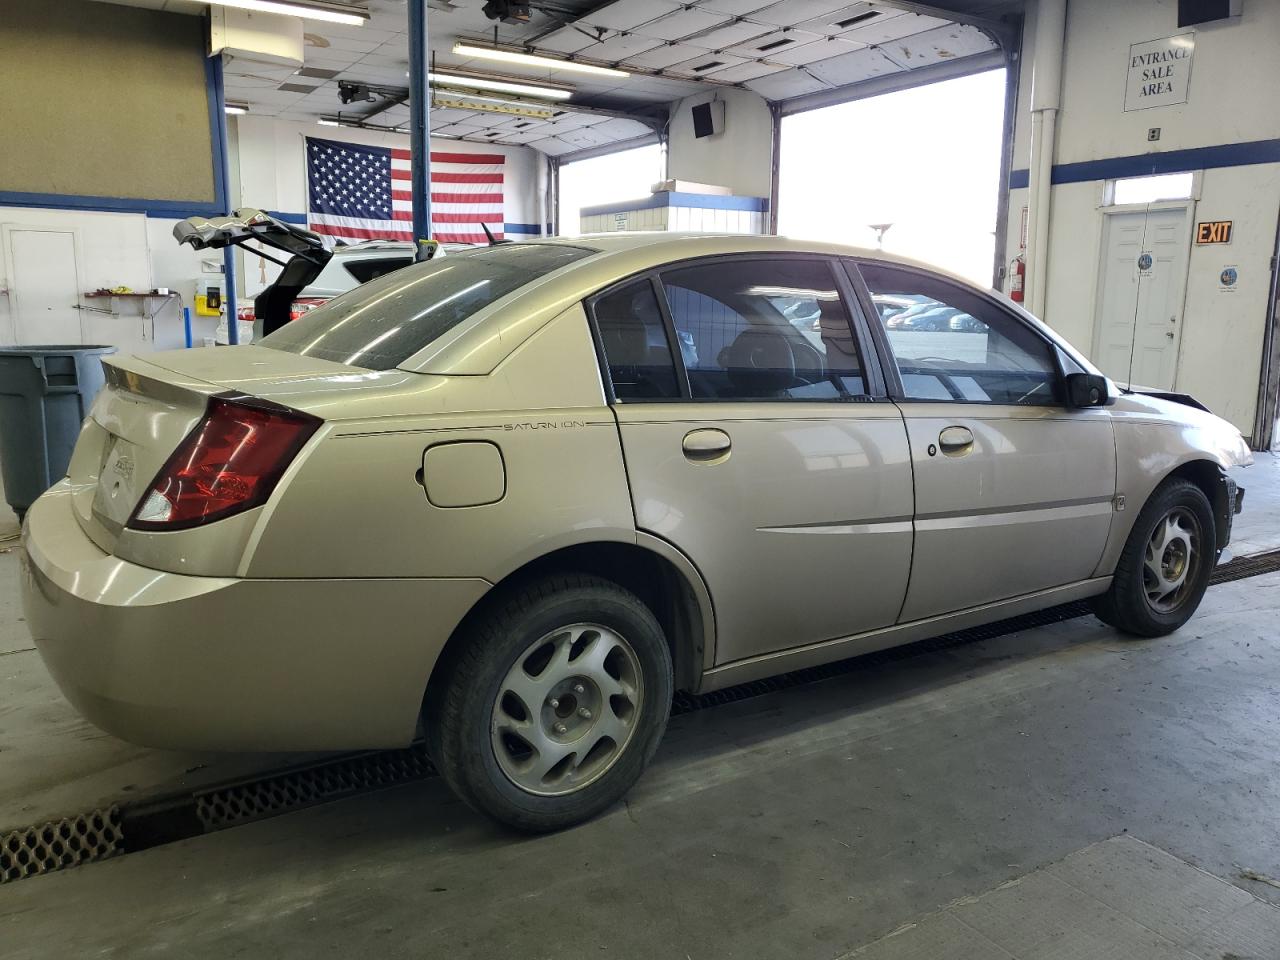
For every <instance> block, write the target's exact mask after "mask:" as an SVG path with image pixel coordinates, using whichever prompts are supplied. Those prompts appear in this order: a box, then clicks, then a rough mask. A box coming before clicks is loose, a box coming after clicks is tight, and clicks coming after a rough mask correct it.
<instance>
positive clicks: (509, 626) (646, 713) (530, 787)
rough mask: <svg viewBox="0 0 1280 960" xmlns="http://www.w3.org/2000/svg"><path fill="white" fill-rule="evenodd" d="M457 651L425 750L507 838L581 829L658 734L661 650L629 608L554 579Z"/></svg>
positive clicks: (662, 708)
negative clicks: (511, 832)
mask: <svg viewBox="0 0 1280 960" xmlns="http://www.w3.org/2000/svg"><path fill="white" fill-rule="evenodd" d="M458 639H459V640H460V641H461V642H462V643H463V644H464V645H465V646H464V647H463V648H462V653H461V654H460V655H459V656H458V658H457V659H456V661H455V662H454V663H453V664H452V667H451V669H450V670H449V674H448V676H447V678H446V680H445V683H444V686H443V690H442V692H441V694H440V696H438V697H437V698H435V699H436V702H435V703H433V704H429V705H428V712H427V717H426V723H427V736H428V743H429V744H430V747H431V752H432V757H433V759H434V760H435V763H436V766H437V767H438V768H439V770H440V773H441V775H442V776H443V777H444V778H445V780H446V781H447V782H448V784H449V786H450V787H452V788H453V790H454V791H455V792H456V793H457V794H458V795H459V796H460V797H461V798H462V799H463V800H464V801H466V802H467V803H468V804H469V805H470V806H471V807H473V808H474V809H476V810H478V811H480V812H481V813H484V814H486V815H487V816H489V817H491V818H493V819H494V820H497V821H498V822H500V823H503V824H505V825H507V826H509V827H513V828H515V829H517V830H522V831H527V832H545V831H550V830H559V829H562V828H564V827H568V826H571V825H573V824H576V823H580V822H582V821H584V820H587V819H590V818H591V817H593V816H595V815H596V814H598V813H600V812H602V811H603V810H605V809H607V808H608V807H610V806H612V805H613V804H614V803H616V802H617V801H618V800H620V799H621V798H622V796H623V795H624V794H625V793H626V792H627V791H628V790H629V789H630V788H631V786H632V785H633V784H634V783H635V782H636V780H638V779H639V777H640V775H641V773H642V772H643V771H644V768H645V766H646V765H647V764H648V762H649V760H650V758H651V757H652V756H653V754H654V751H655V750H656V749H657V746H658V742H659V740H660V739H661V738H662V734H663V731H664V730H665V729H666V724H667V717H668V714H669V713H670V708H671V695H672V686H673V682H672V668H671V655H670V653H669V651H668V649H667V642H666V638H665V637H664V636H663V632H662V628H661V627H660V626H659V625H658V622H657V620H656V619H655V618H654V616H653V613H652V612H651V611H650V610H649V608H648V607H646V606H645V605H644V604H643V603H642V602H641V601H640V599H639V598H638V597H636V596H635V595H634V594H632V593H631V592H629V591H627V590H624V589H623V588H621V587H619V586H618V585H616V584H614V583H612V582H610V581H607V580H603V579H600V578H597V577H591V576H586V575H578V574H561V575H556V576H551V577H546V578H543V579H540V580H537V581H534V582H532V583H530V584H527V585H526V586H524V587H522V588H519V589H518V590H517V591H516V592H514V593H512V594H510V595H509V596H507V597H505V598H504V599H502V600H500V601H499V602H498V603H497V604H495V605H494V606H493V607H492V608H491V609H489V610H488V611H487V612H486V613H485V614H483V615H482V616H481V617H480V619H479V620H478V621H477V622H476V623H475V624H473V625H472V626H471V627H470V628H469V629H468V630H467V634H466V635H465V636H461V637H459V638H458Z"/></svg>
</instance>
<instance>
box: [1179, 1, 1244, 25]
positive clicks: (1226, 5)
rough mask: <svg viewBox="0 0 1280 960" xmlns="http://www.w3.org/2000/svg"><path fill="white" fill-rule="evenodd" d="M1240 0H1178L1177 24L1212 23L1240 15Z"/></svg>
mask: <svg viewBox="0 0 1280 960" xmlns="http://www.w3.org/2000/svg"><path fill="white" fill-rule="evenodd" d="M1241 5H1242V2H1241V0H1178V26H1180V27H1190V26H1194V25H1195V24H1197V23H1212V22H1213V21H1214V20H1226V19H1227V18H1228V17H1238V16H1240V7H1241Z"/></svg>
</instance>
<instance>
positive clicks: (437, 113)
mask: <svg viewBox="0 0 1280 960" xmlns="http://www.w3.org/2000/svg"><path fill="white" fill-rule="evenodd" d="M475 115H476V114H475V112H474V111H472V110H458V109H457V108H455V107H432V108H431V123H432V124H433V125H434V124H437V123H463V122H464V121H466V120H467V119H468V118H469V117H474V116H475Z"/></svg>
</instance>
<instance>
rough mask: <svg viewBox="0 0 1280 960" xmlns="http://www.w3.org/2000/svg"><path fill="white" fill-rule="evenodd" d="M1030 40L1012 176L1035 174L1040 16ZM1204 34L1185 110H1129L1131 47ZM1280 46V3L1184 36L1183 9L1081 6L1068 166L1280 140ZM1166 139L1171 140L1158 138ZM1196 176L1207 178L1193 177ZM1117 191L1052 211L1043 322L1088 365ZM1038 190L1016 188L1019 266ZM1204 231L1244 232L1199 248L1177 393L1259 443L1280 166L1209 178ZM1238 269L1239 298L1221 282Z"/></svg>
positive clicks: (1012, 209) (1066, 114)
mask: <svg viewBox="0 0 1280 960" xmlns="http://www.w3.org/2000/svg"><path fill="white" fill-rule="evenodd" d="M1029 6H1031V8H1032V9H1031V10H1029V16H1028V19H1027V24H1026V32H1025V34H1024V38H1023V50H1024V51H1026V52H1027V53H1028V57H1027V58H1024V62H1023V64H1022V70H1021V77H1020V85H1019V104H1018V113H1017V118H1016V129H1015V137H1014V155H1013V167H1014V168H1015V169H1016V170H1017V169H1020V170H1026V169H1027V167H1028V164H1029V163H1030V159H1031V158H1030V136H1029V131H1030V112H1029V111H1030V96H1031V86H1032V77H1031V72H1032V64H1031V63H1030V62H1029V61H1030V58H1029V54H1030V51H1031V50H1032V49H1034V36H1035V33H1034V31H1035V10H1034V3H1030V4H1029ZM1185 32H1194V33H1195V38H1196V47H1195V59H1194V63H1193V66H1192V73H1191V81H1190V87H1189V94H1188V100H1187V103H1185V104H1176V105H1170V106H1165V107H1155V108H1151V109H1147V110H1137V111H1132V112H1129V113H1126V112H1125V111H1124V93H1125V81H1126V73H1127V65H1128V56H1129V45H1130V44H1134V43H1140V42H1143V41H1146V40H1154V39H1157V38H1160V37H1165V36H1171V35H1173V34H1178V33H1185ZM1278 40H1280V3H1276V2H1270V3H1268V2H1257V0H1254V2H1246V3H1245V4H1244V16H1243V17H1242V18H1240V19H1237V20H1228V21H1223V22H1221V23H1219V24H1212V25H1208V26H1204V27H1200V28H1185V29H1182V30H1180V29H1179V28H1178V26H1177V3H1176V2H1175V0H1129V2H1126V3H1115V2H1114V0H1070V2H1069V3H1068V5H1067V37H1066V49H1065V55H1064V61H1063V89H1062V108H1061V111H1060V112H1059V114H1058V138H1057V144H1056V151H1055V154H1054V157H1053V163H1054V164H1055V166H1059V165H1061V164H1068V163H1080V162H1086V161H1096V160H1107V159H1111V158H1115V157H1129V156H1138V155H1143V154H1148V153H1163V152H1167V151H1172V150H1186V149H1193V148H1198V147H1214V146H1222V145H1231V144H1238V143H1245V142H1251V141H1257V140H1269V139H1275V138H1278V137H1280V109H1277V106H1276V104H1277V103H1280V74H1277V73H1276V71H1274V70H1269V69H1261V68H1259V66H1258V65H1259V64H1263V63H1269V62H1270V61H1271V60H1272V59H1273V58H1274V56H1275V49H1276V43H1277V41H1278ZM1151 127H1160V128H1161V132H1160V139H1159V140H1158V141H1156V142H1148V141H1147V131H1148V129H1149V128H1151ZM1191 169H1194V167H1192V168H1191ZM1103 188H1104V181H1102V180H1098V181H1087V182H1079V183H1060V184H1057V185H1055V186H1054V187H1053V189H1052V191H1051V193H1052V196H1051V201H1050V233H1049V252H1048V256H1049V261H1050V263H1049V275H1048V282H1047V287H1046V290H1047V301H1046V306H1045V316H1044V319H1045V320H1046V321H1047V322H1048V323H1049V324H1051V325H1052V326H1053V327H1054V328H1056V329H1058V330H1059V331H1061V332H1062V333H1063V334H1064V335H1065V336H1066V337H1067V338H1068V339H1070V340H1071V341H1072V342H1073V343H1075V344H1076V345H1077V346H1079V347H1080V348H1081V349H1082V350H1084V351H1085V352H1086V353H1089V352H1090V350H1091V348H1092V346H1093V343H1092V341H1093V331H1094V325H1095V304H1096V301H1097V290H1098V274H1099V262H1100V259H1099V244H1100V243H1101V236H1102V223H1103V212H1102V203H1103ZM1026 203H1027V191H1026V190H1025V189H1019V190H1011V191H1010V202H1009V233H1008V245H1007V249H1006V262H1007V261H1008V260H1009V259H1011V258H1012V257H1013V256H1014V255H1016V254H1017V253H1018V252H1019V224H1020V220H1021V213H1022V209H1023V207H1024V206H1025V205H1026ZM1192 215H1193V217H1194V219H1195V220H1197V221H1200V220H1218V219H1223V220H1234V221H1235V228H1234V237H1233V240H1232V243H1231V244H1230V245H1227V246H1201V247H1196V246H1192V248H1191V253H1190V257H1189V267H1188V270H1189V272H1188V278H1187V291H1186V300H1185V305H1184V309H1183V313H1182V324H1183V326H1182V336H1181V340H1180V344H1179V356H1178V367H1177V379H1176V382H1175V388H1176V389H1178V390H1182V391H1185V392H1188V393H1190V394H1192V395H1193V396H1195V397H1197V398H1198V399H1199V400H1201V401H1202V402H1204V403H1205V404H1206V405H1207V406H1208V407H1209V408H1210V409H1212V410H1213V411H1214V412H1215V413H1218V414H1220V415H1222V416H1224V417H1226V418H1227V419H1229V420H1231V421H1232V422H1233V423H1234V424H1236V426H1238V427H1239V428H1240V429H1241V430H1242V431H1244V432H1245V433H1246V434H1249V433H1251V432H1252V430H1253V419H1254V410H1255V406H1256V397H1257V389H1258V376H1259V372H1260V370H1261V364H1262V356H1261V345H1262V339H1263V332H1264V327H1265V322H1266V317H1265V313H1266V296H1267V283H1268V280H1269V274H1270V266H1269V261H1270V258H1271V256H1272V253H1273V248H1274V244H1275V231H1276V220H1277V216H1278V215H1280V164H1275V163H1267V164H1250V165H1241V166H1232V167H1221V168H1211V169H1207V170H1205V171H1204V172H1203V175H1202V177H1201V183H1200V193H1199V196H1198V198H1197V202H1196V203H1195V205H1194V208H1193V214H1192ZM1226 264H1234V265H1236V266H1237V267H1238V269H1239V272H1240V281H1239V283H1238V284H1237V288H1238V289H1237V290H1236V292H1234V293H1230V294H1224V293H1222V292H1221V291H1220V290H1219V286H1218V274H1219V273H1220V271H1221V269H1222V267H1223V266H1224V265H1226Z"/></svg>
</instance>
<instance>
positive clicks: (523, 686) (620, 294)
mask: <svg viewBox="0 0 1280 960" xmlns="http://www.w3.org/2000/svg"><path fill="white" fill-rule="evenodd" d="M779 297H783V298H788V302H787V303H785V304H784V309H779V301H778V299H777V298H779ZM877 297H881V298H885V297H894V298H907V297H920V298H922V299H929V300H932V301H934V302H935V303H938V304H944V305H946V306H947V307H949V308H953V309H954V310H956V311H960V312H963V313H965V314H968V315H970V316H973V317H975V318H978V319H980V320H981V322H982V323H983V325H984V326H985V328H986V333H985V336H979V335H976V334H968V335H966V336H965V337H963V338H961V337H959V336H952V335H951V334H950V333H949V332H947V333H941V334H935V335H932V336H926V335H924V334H921V333H919V332H917V331H913V330H895V329H892V328H890V327H888V326H886V325H885V324H884V323H883V322H882V320H881V317H880V315H879V311H878V309H877V308H876V307H875V302H876V299H875V298H877ZM790 300H796V301H807V309H803V310H801V309H790V313H791V314H792V316H793V317H795V318H805V320H806V321H807V322H805V321H801V322H800V323H799V325H797V322H793V319H792V318H791V317H789V316H788V315H787V313H786V312H784V310H786V309H788V308H794V306H795V305H794V304H793V303H790V302H789V301H790ZM815 312H816V313H817V315H818V318H817V321H816V323H815V322H814V321H812V320H808V319H807V318H809V317H810V316H811V315H812V314H813V313H815ZM939 338H941V339H942V340H949V341H960V340H963V341H964V342H965V343H966V344H967V345H968V346H967V347H966V352H965V355H964V356H963V357H957V356H952V355H949V354H947V353H940V352H938V348H937V345H936V344H937V343H938V342H939ZM105 364H106V370H107V386H106V387H105V388H104V390H103V391H102V393H101V394H100V396H99V397H98V398H97V401H96V402H95V403H94V406H93V409H92V412H91V415H90V416H89V417H88V418H87V419H86V421H85V423H84V427H83V430H82V433H81V435H80V439H79V443H78V444H77V446H76V450H75V454H74V457H73V459H72V463H71V467H70V471H69V476H68V477H67V478H66V479H64V480H63V481H61V482H60V483H58V484H57V485H55V486H54V487H53V489H51V490H50V491H49V492H48V493H46V494H45V495H44V496H42V497H41V498H40V499H39V500H38V501H37V502H36V503H35V504H34V505H33V506H32V508H31V509H30V511H29V513H28V516H27V519H26V524H25V527H24V529H23V544H24V546H25V551H24V553H25V557H24V561H23V563H24V575H23V602H24V607H25V610H26V616H27V619H28V623H29V626H30V628H31V632H32V635H33V636H34V638H35V642H36V645H37V647H38V649H39V651H40V654H41V656H42V657H43V659H44V661H45V663H46V664H47V665H48V667H49V670H50V672H51V673H52V674H53V676H54V678H55V679H56V681H57V683H58V685H59V686H60V687H61V689H62V690H63V692H64V693H65V695H66V696H67V697H68V699H70V700H71V702H72V703H73V704H74V705H75V706H76V707H77V708H78V709H79V710H80V711H81V712H82V713H84V715H85V716H87V717H88V718H89V719H90V720H92V721H93V722H94V723H96V724H98V725H99V726H101V727H103V728H105V729H106V730H109V731H111V732H113V733H115V734H117V735H119V736H121V737H124V738H126V739H129V740H133V741H136V742H139V743H145V744H151V745H157V746H166V747H175V748H185V749H218V750H342V749H357V748H375V747H400V746H404V745H406V744H408V743H409V742H410V741H411V740H412V739H413V738H414V737H415V735H416V734H417V733H418V732H419V731H421V732H422V733H423V734H424V735H425V737H426V741H427V744H428V747H429V750H430V752H431V756H432V757H433V758H434V761H435V763H436V765H437V766H438V768H439V770H440V772H441V773H442V774H443V776H444V778H445V779H446V780H447V781H448V783H449V784H450V785H451V786H452V787H453V789H454V790H456V791H457V792H458V794H459V795H460V796H461V797H462V798H464V799H465V800H466V801H467V802H468V803H469V804H471V805H472V806H473V807H475V808H476V809H478V810H480V811H483V812H484V813H486V814H488V815H489V816H491V817H494V818H495V819H497V820H499V821H501V822H502V823H505V824H508V825H510V826H513V827H516V828H519V829H522V830H549V829H555V828H559V827H564V826H566V825H569V824H572V823H576V822H578V821H580V820H582V819H584V818H587V817H590V816H592V815H594V814H596V813H598V812H600V811H602V810H604V809H606V808H607V807H609V806H610V805H611V804H613V803H615V802H616V801H617V800H618V799H619V798H620V797H621V796H622V795H623V794H624V793H625V792H626V791H627V789H628V788H629V787H630V786H631V785H632V784H633V783H634V782H635V781H636V779H637V778H638V777H639V776H640V774H641V771H642V770H643V768H644V767H645V765H646V763H647V762H648V760H649V759H650V757H652V755H653V753H654V751H655V750H656V748H657V744H658V741H659V739H660V738H661V736H662V734H663V731H664V729H665V726H666V722H667V716H668V713H669V709H670V705H671V701H672V696H673V693H674V692H675V691H677V690H683V691H688V692H691V693H698V692H707V691H712V690H716V689H720V688H723V687H726V686H729V685H732V684H737V683H741V682H744V681H749V680H754V679H757V678H760V677H764V676H767V675H770V674H775V673H779V672H782V671H787V670H792V669H796V668H801V667H807V666H811V665H815V664H818V663H823V662H827V661H831V660H836V659H840V658H845V657H850V656H853V655H856V654H861V653H866V652H868V651H872V650H877V649H881V648H885V647H889V646H893V645H895V644H901V643H906V642H910V641H914V640H918V639H921V638H924V637H928V636H931V635H934V634H940V633H943V632H946V631H949V630H954V629H958V628H961V627H968V626H972V625H975V624H980V623H986V622H990V621H994V620H997V619H1000V618H1003V617H1007V616H1010V615H1013V614H1017V613H1021V612H1025V611H1030V610H1035V609H1039V608H1043V607H1048V606H1051V605H1054V604H1058V603H1063V602H1067V601H1072V600H1078V599H1083V598H1089V599H1091V600H1092V602H1093V603H1094V604H1095V609H1096V610H1097V612H1098V614H1099V616H1101V617H1102V618H1103V619H1104V620H1105V621H1107V622H1108V623H1111V624H1113V625H1115V626H1116V627H1118V628H1119V629H1120V630H1122V631H1124V632H1127V633H1130V634H1135V635H1140V636H1154V635H1160V634H1165V633H1169V632H1170V631H1173V630H1176V629H1177V628H1178V627H1180V626H1181V625H1182V624H1183V623H1185V622H1186V620H1187V619H1188V618H1189V617H1190V616H1191V615H1192V613H1193V612H1194V611H1195V609H1196V607H1197V606H1198V604H1199V603H1200V599H1201V597H1202V595H1203V593H1204V591H1205V588H1206V585H1207V583H1208V578H1209V575H1210V572H1211V571H1212V568H1213V566H1214V564H1215V562H1216V560H1217V558H1218V556H1219V554H1220V552H1221V551H1222V550H1223V548H1224V547H1225V546H1226V545H1227V543H1228V541H1229V538H1230V533H1231V522H1232V517H1233V514H1234V513H1235V512H1236V511H1237V510H1238V509H1239V506H1240V502H1241V492H1242V491H1241V490H1240V489H1239V488H1238V487H1237V485H1236V483H1235V481H1234V479H1233V477H1232V475H1231V474H1230V472H1229V471H1231V470H1232V469H1233V468H1235V467H1238V466H1241V465H1244V464H1247V463H1249V462H1250V453H1249V450H1248V448H1247V446H1246V445H1245V443H1244V441H1243V439H1242V438H1241V435H1240V433H1239V431H1238V430H1236V428H1235V427H1233V426H1231V425H1230V424H1229V423H1227V422H1225V421H1224V420H1221V419H1219V418H1218V417H1215V416H1213V415H1212V414H1210V413H1208V412H1206V411H1205V410H1203V409H1200V408H1198V407H1197V406H1196V405H1194V402H1191V401H1187V400H1186V398H1177V397H1173V396H1171V395H1158V394H1154V395H1144V394H1140V393H1132V392H1128V391H1120V390H1117V388H1116V387H1115V385H1114V384H1113V383H1111V382H1110V381H1109V380H1107V379H1106V378H1105V377H1104V376H1102V375H1101V374H1100V373H1099V372H1098V371H1097V370H1096V369H1095V368H1094V367H1093V366H1092V364H1090V363H1089V361H1088V360H1086V359H1085V358H1084V357H1083V356H1081V355H1080V353H1078V352H1077V351H1076V350H1074V349H1073V348H1072V347H1071V346H1070V345H1069V344H1068V343H1066V342H1065V341H1064V340H1063V339H1062V338H1061V337H1059V336H1058V335H1057V334H1055V333H1054V332H1053V331H1052V330H1050V329H1048V328H1047V327H1045V326H1044V325H1043V324H1041V323H1040V322H1039V321H1037V320H1036V319H1034V318H1033V317H1031V316H1030V315H1029V314H1027V313H1026V312H1025V311H1024V310H1022V309H1021V308H1020V307H1018V306H1016V305H1014V304H1012V303H1010V302H1009V301H1007V300H1005V299H1004V298H1002V297H999V296H998V295H994V294H992V293H990V292H989V291H983V290H980V289H978V288H976V287H973V286H971V285H970V284H968V283H966V282H964V281H962V280H960V279H958V278H956V277H953V276H950V275H947V274H943V273H940V272H937V271H934V270H931V269H929V268H927V267H925V266H923V265H921V264H917V263H913V262H911V261H907V260H902V259H899V258H895V257H890V256H887V255H884V254H881V253H876V252H868V251H860V250H853V249H848V248H844V247H839V246H832V245H823V244H810V243H800V242H793V241H788V240H785V239H780V238H776V237H747V236H728V235H716V236H683V235H678V234H609V235H606V236H587V237H582V238H579V239H572V240H569V239H564V240H561V239H551V240H541V241H534V242H527V243H519V244H510V245H502V246H494V247H489V248H480V249H474V250H464V251H458V252H456V253H455V252H453V251H450V254H449V257H448V259H446V260H444V261H440V262H424V263H418V264H414V265H412V266H408V267H404V268H403V269H400V270H396V271H395V272H393V273H390V274H388V275H386V276H383V277H380V278H378V279H375V280H371V281H369V282H368V283H365V284H363V285H361V286H359V287H357V288H355V289H353V290H351V291H349V292H347V293H345V294H342V295H341V296H338V297H336V298H334V299H333V300H331V301H330V302H328V303H326V304H324V305H323V306H320V307H317V308H316V309H314V310H312V311H310V312H309V313H307V314H306V315H305V316H303V317H301V318H299V319H298V320H296V321H293V322H291V323H285V324H283V325H282V326H281V328H280V329H279V330H278V331H276V332H275V333H273V334H272V335H270V336H268V337H266V338H265V339H264V340H263V341H262V342H261V343H260V344H255V345H251V346H245V347H240V348H236V349H203V350H187V351H174V352H170V353H155V354H149V355H147V356H146V357H119V356H113V357H108V358H105ZM993 478H994V479H995V481H996V482H993Z"/></svg>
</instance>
